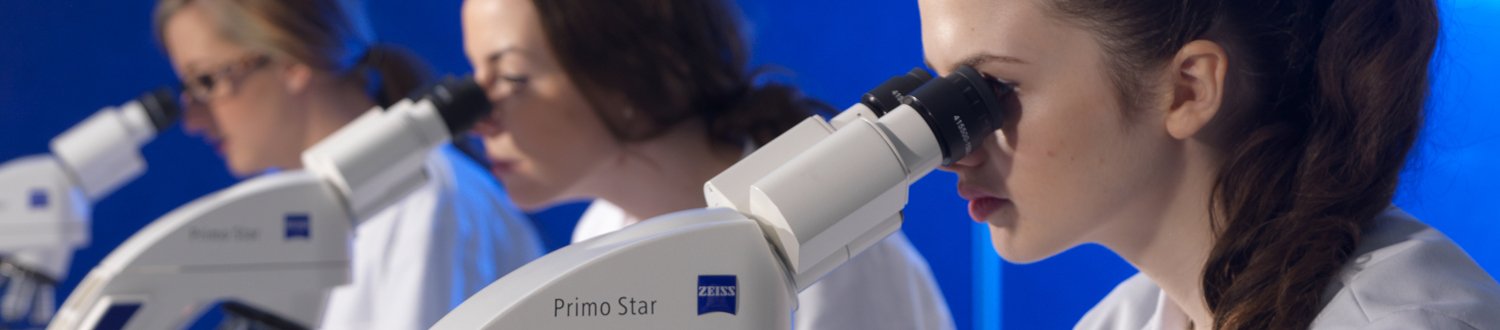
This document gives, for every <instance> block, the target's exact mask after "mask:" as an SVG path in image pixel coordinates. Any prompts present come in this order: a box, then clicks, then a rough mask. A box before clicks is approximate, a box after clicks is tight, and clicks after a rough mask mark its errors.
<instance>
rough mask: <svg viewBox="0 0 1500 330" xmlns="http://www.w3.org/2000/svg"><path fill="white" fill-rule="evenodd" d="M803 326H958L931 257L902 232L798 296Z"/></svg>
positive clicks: (933, 329) (932, 329)
mask: <svg viewBox="0 0 1500 330" xmlns="http://www.w3.org/2000/svg"><path fill="white" fill-rule="evenodd" d="M797 300H798V304H799V307H798V309H797V313H796V314H795V315H794V318H795V321H796V325H797V326H796V327H795V328H797V329H923V330H940V329H953V328H954V324H953V319H952V316H951V315H952V314H951V313H950V311H949V310H948V305H947V302H946V301H945V300H943V294H942V292H941V290H940V289H939V288H938V285H937V281H936V280H934V279H933V276H932V270H931V269H929V268H928V265H927V261H926V259H925V258H922V255H921V254H920V253H918V252H917V251H916V248H914V247H912V245H911V242H909V241H907V239H906V235H904V234H902V233H901V232H900V231H897V232H895V233H893V234H891V235H890V236H888V237H886V238H884V239H882V240H881V241H880V242H877V243H876V244H874V245H872V246H870V247H869V248H868V249H865V251H863V252H860V253H859V254H858V255H855V256H854V257H852V258H850V259H849V261H848V262H846V263H845V264H844V265H842V266H839V268H838V269H836V270H834V271H832V272H830V273H828V275H825V276H823V278H822V279H820V280H819V281H818V282H817V283H814V284H813V285H811V286H809V287H807V289H805V290H802V292H800V293H798V294H797Z"/></svg>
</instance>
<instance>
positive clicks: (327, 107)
mask: <svg viewBox="0 0 1500 330" xmlns="http://www.w3.org/2000/svg"><path fill="white" fill-rule="evenodd" d="M305 104H306V105H307V107H306V109H305V110H306V111H305V112H304V114H305V115H306V117H305V120H306V123H307V126H306V127H307V130H306V131H305V132H304V138H303V141H302V149H301V150H307V149H308V148H312V146H313V145H315V144H317V143H318V142H319V141H323V139H324V138H327V137H328V136H329V135H333V133H334V132H337V131H338V130H339V129H341V128H343V127H344V126H345V125H348V124H349V123H350V122H353V121H354V119H355V118H359V116H360V115H363V114H364V113H365V112H366V111H369V110H370V109H371V108H374V107H375V106H376V104H375V101H374V100H371V99H370V97H369V96H368V95H365V92H364V91H362V90H360V89H358V88H348V87H344V86H339V85H337V84H332V83H329V84H324V85H323V87H322V88H319V89H317V90H313V91H309V93H307V102H306V103H305ZM298 153H301V151H298ZM299 163H300V162H299Z"/></svg>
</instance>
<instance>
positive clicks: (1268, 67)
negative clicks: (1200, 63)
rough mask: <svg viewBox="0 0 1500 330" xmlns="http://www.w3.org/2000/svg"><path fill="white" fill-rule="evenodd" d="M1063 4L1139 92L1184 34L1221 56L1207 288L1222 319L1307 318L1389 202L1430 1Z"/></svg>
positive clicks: (1291, 321) (1416, 97)
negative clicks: (1222, 156)
mask: <svg viewBox="0 0 1500 330" xmlns="http://www.w3.org/2000/svg"><path fill="white" fill-rule="evenodd" d="M1056 9H1058V11H1059V12H1061V13H1063V14H1065V15H1064V16H1066V17H1069V18H1073V19H1077V20H1080V21H1083V22H1085V23H1087V24H1085V25H1086V26H1089V27H1091V28H1094V29H1097V30H1101V32H1102V33H1101V41H1102V42H1103V43H1104V44H1105V45H1106V48H1108V49H1111V50H1113V51H1116V53H1120V54H1123V56H1118V57H1117V58H1115V59H1114V60H1115V61H1114V64H1115V65H1114V68H1113V69H1114V70H1115V71H1116V73H1121V74H1122V76H1123V77H1126V79H1116V83H1117V84H1119V85H1121V86H1119V87H1120V89H1121V90H1124V91H1131V90H1140V89H1139V86H1137V85H1139V84H1140V83H1139V81H1141V80H1140V79H1139V78H1134V77H1137V76H1138V75H1139V74H1141V73H1142V71H1143V70H1144V69H1149V68H1150V66H1151V65H1159V64H1160V63H1164V61H1165V60H1166V59H1169V58H1170V56H1172V53H1173V52H1175V51H1176V49H1179V48H1181V47H1182V46H1183V45H1184V44H1186V43H1187V42H1188V41H1191V40H1194V39H1209V40H1213V41H1215V42H1218V43H1220V44H1221V45H1223V46H1224V47H1225V49H1226V50H1228V52H1229V57H1230V61H1229V62H1230V65H1231V67H1230V70H1229V71H1230V75H1229V76H1228V77H1227V79H1226V80H1227V81H1226V85H1227V86H1228V87H1227V88H1226V93H1225V98H1226V100H1227V101H1226V102H1225V107H1226V108H1225V109H1223V110H1224V111H1222V112H1221V113H1224V116H1225V118H1226V119H1230V120H1231V121H1229V122H1226V125H1225V127H1226V132H1224V136H1225V139H1224V141H1225V142H1223V144H1224V145H1222V146H1220V147H1221V149H1223V150H1225V151H1226V154H1227V158H1226V161H1225V163H1224V165H1223V166H1222V167H1221V168H1220V170H1219V174H1218V179H1217V181H1216V183H1215V187H1214V190H1213V198H1212V199H1211V200H1212V203H1213V204H1214V205H1212V207H1211V208H1210V209H1212V210H1215V212H1214V214H1213V217H1212V218H1213V221H1214V226H1215V229H1216V231H1217V232H1218V233H1219V234H1218V235H1217V239H1216V240H1215V245H1214V247H1213V250H1212V251H1211V252H1210V255H1209V259H1208V261H1207V263H1206V264H1205V265H1204V273H1203V282H1202V284H1203V291H1204V298H1205V301H1206V302H1207V304H1208V307H1209V309H1210V310H1211V311H1212V312H1213V315H1214V323H1215V328H1218V329H1302V328H1307V327H1308V326H1309V325H1310V324H1311V323H1312V320H1313V319H1314V318H1316V317H1317V315H1318V313H1319V311H1321V310H1322V307H1323V304H1324V301H1325V299H1326V298H1328V297H1324V296H1323V294H1324V293H1325V289H1326V288H1327V287H1328V285H1329V284H1330V282H1331V281H1332V278H1333V277H1334V276H1335V275H1336V274H1338V272H1339V270H1340V269H1341V268H1342V267H1343V266H1344V264H1345V263H1347V262H1348V261H1349V258H1350V256H1351V254H1352V253H1353V251H1354V250H1355V248H1356V246H1357V245H1358V244H1359V241H1360V235H1361V233H1362V232H1363V229H1364V228H1365V227H1366V226H1368V225H1369V223H1370V220H1371V219H1372V218H1373V217H1375V215H1377V214H1379V213H1380V212H1381V211H1382V210H1384V209H1385V208H1386V207H1387V206H1388V205H1389V204H1390V201H1391V198H1392V196H1393V194H1394V192H1395V188H1396V184H1397V175H1398V174H1399V173H1400V171H1401V168H1402V166H1403V165H1404V163H1405V159H1406V154H1407V151H1408V150H1409V149H1410V148H1411V146H1412V144H1413V143H1414V142H1415V140H1416V137H1417V130H1418V128H1419V127H1420V126H1421V117H1422V109H1423V105H1424V102H1425V100H1426V96H1427V65H1428V61H1429V60H1430V59H1431V57H1432V54H1433V49H1434V48H1435V47H1436V44H1435V43H1436V41H1435V40H1436V36H1437V31H1438V18H1437V9H1436V5H1435V4H1434V3H1433V1H1432V0H1315V1H1173V0H1142V1H1132V2H1116V1H1101V0H1062V1H1060V4H1059V5H1058V6H1057V8H1056ZM1206 18H1211V19H1206ZM1164 45H1165V46H1164ZM1143 63H1144V64H1143ZM1126 99H1127V100H1129V99H1130V98H1128V97H1127V98H1126Z"/></svg>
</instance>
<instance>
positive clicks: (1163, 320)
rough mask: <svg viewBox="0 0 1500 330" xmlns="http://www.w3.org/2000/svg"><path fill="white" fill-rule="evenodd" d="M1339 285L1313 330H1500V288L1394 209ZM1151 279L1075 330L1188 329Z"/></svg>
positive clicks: (1459, 252) (1132, 283)
mask: <svg viewBox="0 0 1500 330" xmlns="http://www.w3.org/2000/svg"><path fill="white" fill-rule="evenodd" d="M1361 239H1362V240H1361V241H1360V244H1359V248H1358V249H1356V250H1355V252H1354V255H1355V256H1356V257H1354V259H1352V260H1351V261H1350V262H1349V264H1347V265H1345V266H1344V268H1343V269H1342V270H1341V271H1340V272H1339V275H1338V277H1336V278H1334V279H1333V283H1331V284H1330V285H1329V288H1328V289H1327V291H1326V292H1327V294H1325V298H1324V299H1325V300H1326V302H1325V304H1324V306H1323V309H1322V310H1321V311H1319V312H1318V316H1317V318H1315V319H1313V322H1312V327H1311V328H1313V329H1500V285H1497V284H1496V283H1495V279H1494V278H1492V277H1490V275H1489V273H1486V272H1485V271H1484V269H1482V268H1479V266H1478V265H1477V264H1475V263H1474V260H1473V259H1470V258H1469V255H1468V254H1466V253H1464V251H1463V249H1460V248H1459V247H1458V245H1456V244H1454V243H1453V241H1451V240H1449V239H1448V237H1447V236H1444V235H1443V234H1442V233H1439V232H1438V231H1437V230H1435V229H1432V228H1431V227H1428V226H1427V225H1425V224H1422V223H1421V222H1418V221H1417V220H1416V219H1415V218H1413V217H1412V216H1411V215H1409V214H1406V212H1402V211H1401V210H1400V209H1397V208H1395V207H1391V208H1390V209H1387V210H1386V211H1385V212H1383V213H1381V214H1380V215H1379V216H1377V217H1376V218H1375V223H1374V226H1373V227H1372V228H1371V229H1370V230H1369V231H1367V232H1365V233H1364V235H1363V237H1362V238H1361ZM1187 326H1188V318H1187V315H1186V314H1184V313H1183V312H1182V310H1181V309H1179V308H1178V307H1177V304H1174V303H1171V302H1170V300H1168V299H1167V298H1166V295H1165V294H1163V293H1162V292H1161V289H1160V288H1159V287H1157V286H1156V284H1155V283H1152V282H1151V279H1150V278H1147V277H1146V276H1144V275H1140V274H1136V275H1135V276H1133V277H1131V278H1130V279H1127V280H1125V282H1122V283H1120V285H1119V286H1116V287H1115V289H1114V291H1112V292H1110V293H1109V295H1108V296H1106V297H1105V298H1104V300H1103V301H1100V302H1099V304H1098V305H1095V306H1094V308H1093V309H1092V310H1090V311H1089V312H1088V314H1086V315H1084V316H1083V319H1082V320H1080V321H1079V322H1078V324H1077V325H1076V326H1075V327H1074V328H1075V329H1122V330H1123V329H1129V330H1136V329H1185V328H1187Z"/></svg>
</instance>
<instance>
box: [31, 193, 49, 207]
mask: <svg viewBox="0 0 1500 330" xmlns="http://www.w3.org/2000/svg"><path fill="white" fill-rule="evenodd" d="M30 197H31V198H30V204H31V209H33V210H41V209H45V208H47V204H51V203H49V202H48V200H47V190H46V189H42V188H32V189H31V196H30Z"/></svg>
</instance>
